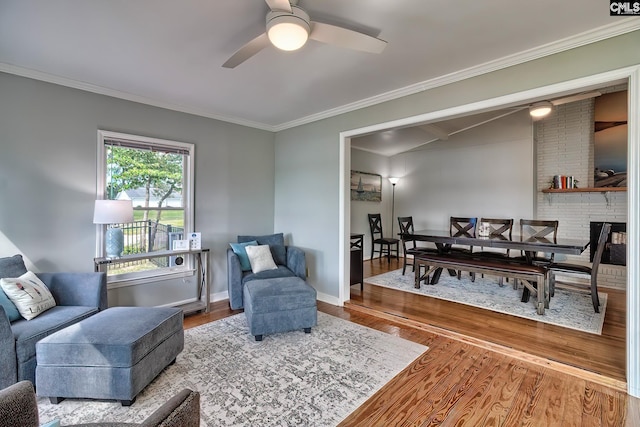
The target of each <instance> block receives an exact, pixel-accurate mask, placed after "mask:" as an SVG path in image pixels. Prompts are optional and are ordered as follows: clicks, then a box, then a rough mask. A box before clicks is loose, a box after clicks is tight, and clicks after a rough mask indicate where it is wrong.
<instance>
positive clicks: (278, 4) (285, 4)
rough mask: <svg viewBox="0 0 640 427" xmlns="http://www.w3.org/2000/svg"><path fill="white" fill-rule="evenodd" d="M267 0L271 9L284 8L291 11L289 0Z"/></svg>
mask: <svg viewBox="0 0 640 427" xmlns="http://www.w3.org/2000/svg"><path fill="white" fill-rule="evenodd" d="M264 1H266V2H267V5H268V6H269V9H271V10H283V11H285V12H289V13H291V12H292V11H291V3H289V0H264Z"/></svg>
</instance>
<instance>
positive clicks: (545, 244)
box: [401, 230, 589, 255]
mask: <svg viewBox="0 0 640 427" xmlns="http://www.w3.org/2000/svg"><path fill="white" fill-rule="evenodd" d="M401 236H402V238H403V239H415V240H420V241H424V242H433V243H435V244H437V245H438V244H439V245H465V246H483V247H491V248H502V249H513V250H522V251H525V252H538V251H540V252H553V253H558V254H569V255H580V254H581V253H582V252H584V250H585V249H587V247H588V246H589V239H573V238H563V237H558V238H557V239H555V240H553V239H548V238H530V237H524V238H523V237H521V236H518V235H514V236H512V237H511V239H509V238H508V237H505V236H501V235H500V236H486V237H485V236H477V235H475V234H467V233H464V234H463V233H459V234H451V233H450V231H449V230H416V231H414V232H413V233H412V234H403V235H401Z"/></svg>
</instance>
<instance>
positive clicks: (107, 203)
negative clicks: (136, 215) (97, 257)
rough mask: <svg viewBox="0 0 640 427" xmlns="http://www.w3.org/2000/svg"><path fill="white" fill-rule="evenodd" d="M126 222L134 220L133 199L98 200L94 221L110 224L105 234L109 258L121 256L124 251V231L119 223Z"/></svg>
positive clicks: (95, 222) (94, 211)
mask: <svg viewBox="0 0 640 427" xmlns="http://www.w3.org/2000/svg"><path fill="white" fill-rule="evenodd" d="M125 222H133V203H132V202H131V200H96V204H95V208H94V210H93V223H94V224H103V225H104V224H106V225H109V227H107V231H106V233H105V235H104V240H105V249H106V252H105V253H106V256H107V257H108V258H115V257H119V256H121V255H122V252H123V251H124V233H123V232H122V229H121V228H120V227H118V226H117V224H122V223H125Z"/></svg>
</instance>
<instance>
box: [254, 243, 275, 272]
mask: <svg viewBox="0 0 640 427" xmlns="http://www.w3.org/2000/svg"><path fill="white" fill-rule="evenodd" d="M246 250H247V256H248V257H249V263H250V264H251V271H252V272H254V273H256V274H257V273H260V272H261V271H266V270H276V269H277V268H278V267H277V266H276V263H275V262H273V256H272V255H271V250H270V249H269V246H268V245H258V246H247V248H246Z"/></svg>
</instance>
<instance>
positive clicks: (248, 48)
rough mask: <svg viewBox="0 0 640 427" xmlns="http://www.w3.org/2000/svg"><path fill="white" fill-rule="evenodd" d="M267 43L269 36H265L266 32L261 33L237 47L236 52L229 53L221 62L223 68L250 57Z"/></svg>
mask: <svg viewBox="0 0 640 427" xmlns="http://www.w3.org/2000/svg"><path fill="white" fill-rule="evenodd" d="M268 45H269V38H268V37H267V33H262V34H260V35H259V36H258V37H256V38H255V39H253V40H251V41H250V42H249V43H247V44H245V45H244V46H242V47H241V48H240V49H238V50H237V51H236V53H234V54H233V55H231V58H229V59H227V62H225V63H224V64H222V66H223V67H224V68H235V67H237V66H238V65H240V64H242V63H243V62H244V61H246V60H247V59H249V58H251V57H252V56H253V55H255V54H256V53H258V52H260V51H261V50H262V49H264V48H265V47H267V46H268Z"/></svg>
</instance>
